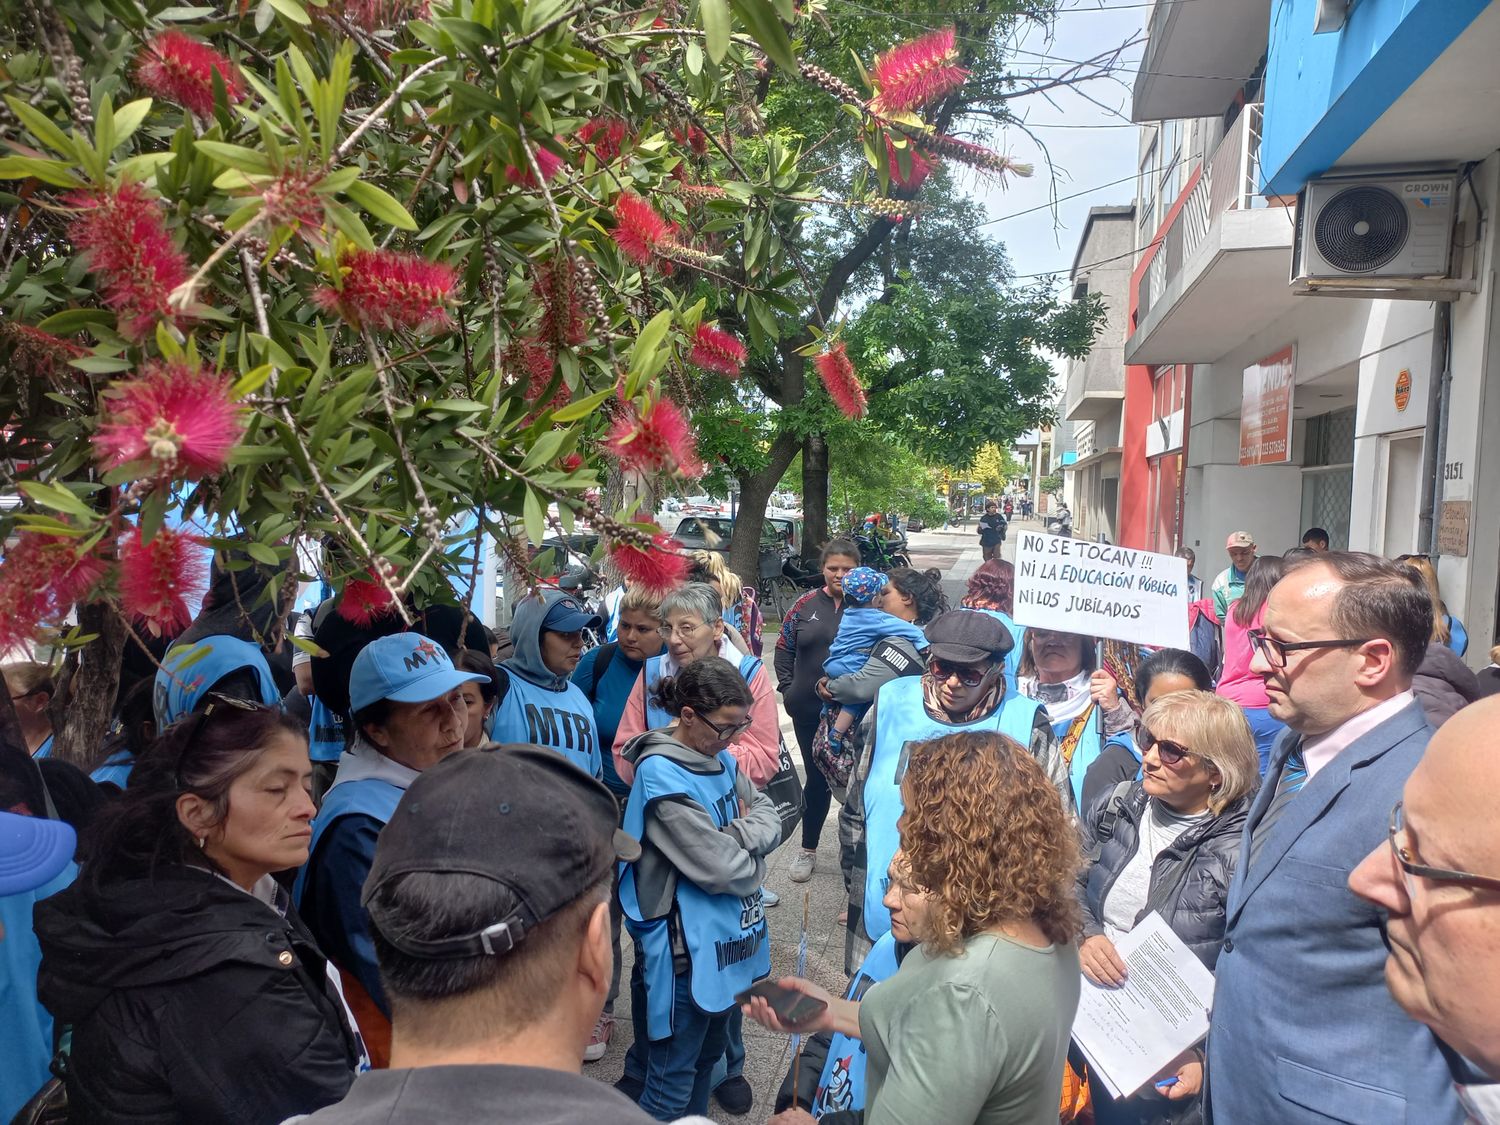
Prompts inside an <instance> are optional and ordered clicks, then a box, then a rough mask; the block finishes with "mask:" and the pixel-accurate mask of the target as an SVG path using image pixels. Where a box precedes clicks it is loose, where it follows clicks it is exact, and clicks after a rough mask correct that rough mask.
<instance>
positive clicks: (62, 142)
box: [5, 94, 73, 156]
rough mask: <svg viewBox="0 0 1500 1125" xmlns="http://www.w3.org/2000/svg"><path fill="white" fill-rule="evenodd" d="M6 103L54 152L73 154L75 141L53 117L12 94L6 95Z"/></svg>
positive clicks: (66, 154)
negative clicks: (69, 137) (60, 127)
mask: <svg viewBox="0 0 1500 1125" xmlns="http://www.w3.org/2000/svg"><path fill="white" fill-rule="evenodd" d="M5 104H6V105H8V106H10V108H11V112H12V113H14V114H15V115H16V116H17V117H19V118H20V119H21V123H22V124H23V125H25V126H26V128H28V129H30V130H31V135H32V136H34V137H35V138H36V139H37V140H39V141H41V142H42V144H44V145H46V146H47V147H48V148H50V149H51V150H52V151H53V152H56V153H60V154H62V155H64V156H71V155H72V153H73V142H72V141H71V140H69V139H68V135H67V134H66V133H64V132H63V131H62V130H61V129H59V128H58V127H57V125H56V124H55V123H54V122H53V120H52V118H50V117H48V116H47V115H46V114H45V113H43V112H42V111H41V110H39V109H37V108H36V106H34V105H31V104H30V103H28V102H24V101H22V100H21V99H20V98H17V97H14V96H12V95H10V94H6V95H5Z"/></svg>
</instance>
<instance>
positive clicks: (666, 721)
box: [641, 653, 761, 730]
mask: <svg viewBox="0 0 1500 1125" xmlns="http://www.w3.org/2000/svg"><path fill="white" fill-rule="evenodd" d="M662 659H663V656H662V654H661V653H658V654H657V655H655V656H648V657H647V658H646V667H645V669H644V670H643V671H642V672H641V675H643V676H645V677H646V729H647V730H661V729H662V728H663V727H669V726H671V725H672V716H671V715H669V714H667V712H666V711H664V710H662V709H661V708H660V707H658V706H657V705H656V704H654V703H652V702H651V696H652V695H653V694H654V693H655V691H656V685H657V684H658V683H660V682H661V664H662ZM760 666H761V659H760V657H758V656H751V655H749V654H748V653H747V654H745V655H744V656H741V657H740V678H741V679H743V680H744V681H745V683H746V685H748V684H749V683H750V680H751V678H752V677H753V676H754V675H755V673H756V672H758V671H759V670H760Z"/></svg>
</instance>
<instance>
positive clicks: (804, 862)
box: [786, 848, 818, 883]
mask: <svg viewBox="0 0 1500 1125" xmlns="http://www.w3.org/2000/svg"><path fill="white" fill-rule="evenodd" d="M817 865H818V853H817V852H810V851H808V850H807V849H806V848H804V849H802V850H801V851H799V852H798V853H797V856H796V858H795V859H793V860H792V864H791V866H790V867H788V868H787V869H786V873H787V874H788V875H790V876H791V879H792V882H794V883H805V882H807V881H808V880H809V879H811V878H812V873H813V868H815V867H816V866H817Z"/></svg>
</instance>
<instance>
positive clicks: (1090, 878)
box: [1078, 781, 1250, 969]
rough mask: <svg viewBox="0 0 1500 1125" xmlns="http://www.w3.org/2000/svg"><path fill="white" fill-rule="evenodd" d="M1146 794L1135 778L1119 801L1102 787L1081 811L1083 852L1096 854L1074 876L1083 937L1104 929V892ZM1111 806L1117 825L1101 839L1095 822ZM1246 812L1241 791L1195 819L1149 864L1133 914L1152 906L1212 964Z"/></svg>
mask: <svg viewBox="0 0 1500 1125" xmlns="http://www.w3.org/2000/svg"><path fill="white" fill-rule="evenodd" d="M1147 801H1148V797H1147V796H1146V791H1145V789H1143V788H1142V787H1141V783H1140V782H1139V781H1137V782H1135V783H1133V784H1132V785H1131V787H1130V788H1129V789H1128V790H1127V791H1126V792H1125V794H1124V795H1123V796H1122V797H1121V798H1119V799H1118V801H1116V798H1115V796H1114V792H1113V791H1110V792H1108V793H1105V794H1104V795H1103V796H1102V797H1101V798H1100V799H1099V800H1097V801H1095V802H1094V804H1093V806H1092V807H1091V808H1090V809H1089V810H1088V812H1087V813H1086V814H1085V815H1084V817H1083V818H1082V821H1081V830H1082V832H1083V845H1084V851H1085V853H1086V854H1088V855H1093V854H1094V852H1095V850H1096V849H1097V851H1098V854H1099V858H1098V859H1097V860H1096V861H1095V862H1094V863H1093V864H1091V865H1090V866H1089V867H1087V868H1085V869H1084V872H1083V874H1082V875H1081V876H1080V877H1079V880H1078V891H1079V897H1080V900H1081V901H1082V904H1083V933H1084V936H1085V937H1092V936H1094V935H1095V934H1102V933H1103V932H1104V922H1103V920H1102V919H1103V915H1104V899H1105V896H1106V895H1108V894H1109V889H1110V888H1111V887H1112V886H1114V883H1115V879H1116V878H1118V877H1119V874H1120V872H1121V871H1123V870H1124V869H1125V865H1126V864H1127V863H1128V862H1130V858H1131V857H1132V856H1133V855H1135V851H1136V847H1137V846H1138V843H1139V841H1140V827H1141V817H1142V816H1144V815H1145V813H1146V803H1147ZM1112 809H1113V810H1115V811H1116V812H1117V813H1118V815H1116V816H1115V817H1114V831H1113V833H1112V834H1110V835H1109V836H1108V838H1107V839H1104V840H1101V839H1100V838H1099V835H1100V824H1101V822H1102V821H1103V819H1104V817H1105V814H1106V812H1109V811H1111V810H1112ZM1249 811H1250V798H1249V797H1241V798H1240V799H1239V800H1238V801H1236V802H1234V803H1233V804H1232V805H1230V806H1229V807H1228V808H1226V809H1225V810H1224V811H1223V812H1222V813H1220V814H1219V815H1218V816H1211V817H1209V818H1207V819H1206V820H1204V821H1203V822H1202V823H1201V824H1195V825H1193V827H1191V828H1189V829H1188V830H1187V831H1186V832H1184V833H1183V834H1182V835H1181V836H1179V837H1178V838H1177V839H1176V841H1175V842H1174V843H1173V844H1172V846H1171V847H1169V848H1167V850H1166V851H1164V852H1162V853H1161V855H1159V856H1157V857H1156V863H1155V865H1154V866H1153V867H1152V869H1151V892H1150V896H1149V897H1148V899H1147V901H1146V906H1145V909H1143V910H1142V911H1141V912H1140V915H1139V916H1138V917H1137V919H1136V920H1137V921H1139V920H1140V919H1141V918H1144V917H1145V916H1146V915H1147V914H1149V913H1151V912H1152V911H1153V910H1154V911H1156V912H1157V913H1159V914H1160V915H1161V916H1162V919H1163V921H1165V922H1166V923H1167V925H1168V926H1169V927H1171V930H1172V932H1173V933H1174V934H1176V935H1177V936H1178V937H1179V938H1181V939H1182V940H1183V942H1184V943H1185V944H1186V945H1187V946H1188V948H1189V949H1191V950H1192V951H1193V952H1194V953H1196V954H1197V955H1198V959H1199V960H1200V961H1202V962H1203V963H1204V964H1205V965H1207V966H1208V967H1209V968H1210V969H1212V968H1213V967H1214V963H1215V962H1216V961H1217V960H1218V958H1219V944H1220V942H1222V941H1223V940H1224V925H1225V910H1224V907H1225V903H1226V902H1227V901H1228V898H1229V881H1230V880H1231V879H1233V878H1234V869H1235V865H1236V863H1237V861H1238V860H1239V854H1240V833H1241V831H1242V830H1243V829H1244V827H1245V816H1246V814H1247V813H1248V812H1249Z"/></svg>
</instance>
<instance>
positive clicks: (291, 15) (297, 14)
mask: <svg viewBox="0 0 1500 1125" xmlns="http://www.w3.org/2000/svg"><path fill="white" fill-rule="evenodd" d="M269 2H270V5H271V7H273V8H275V9H276V10H277V11H278V12H280V13H281V14H282V15H283V16H285V17H286V18H287V19H289V20H291V21H292V22H293V23H296V24H301V25H302V26H303V27H306V26H307V25H308V24H310V23H312V17H311V16H309V15H308V14H307V9H306V8H304V7H303V6H302V5H301V4H299V3H297V0H269Z"/></svg>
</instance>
